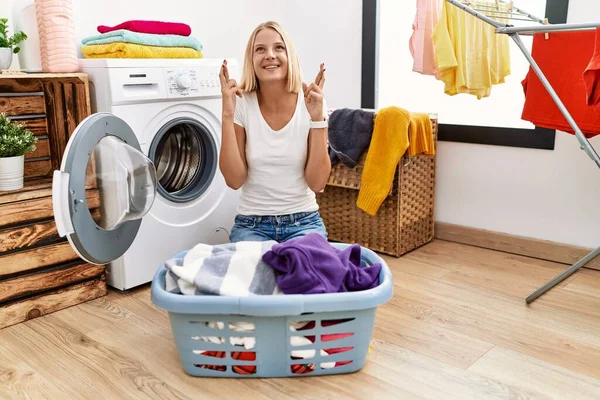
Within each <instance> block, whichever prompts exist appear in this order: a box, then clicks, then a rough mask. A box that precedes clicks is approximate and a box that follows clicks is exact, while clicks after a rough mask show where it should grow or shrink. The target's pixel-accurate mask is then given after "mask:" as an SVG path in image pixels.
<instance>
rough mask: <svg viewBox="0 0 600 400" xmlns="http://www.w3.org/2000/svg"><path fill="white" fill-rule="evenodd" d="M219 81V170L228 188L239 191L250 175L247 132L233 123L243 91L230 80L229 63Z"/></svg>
mask: <svg viewBox="0 0 600 400" xmlns="http://www.w3.org/2000/svg"><path fill="white" fill-rule="evenodd" d="M219 80H220V81H221V95H222V97H223V110H222V116H221V126H222V128H221V149H220V153H219V168H220V170H221V173H222V174H223V177H224V178H225V182H226V183H227V186H229V187H230V188H232V189H236V190H237V189H239V188H240V187H241V186H242V185H243V184H244V182H245V181H246V177H247V175H248V166H247V164H246V130H245V129H244V128H243V127H241V126H239V125H237V124H235V123H234V122H233V121H234V114H235V105H236V98H235V97H236V96H240V97H241V94H242V91H241V89H240V88H239V87H238V86H237V83H236V82H235V80H233V79H229V72H228V70H227V61H223V65H222V66H221V72H220V73H219Z"/></svg>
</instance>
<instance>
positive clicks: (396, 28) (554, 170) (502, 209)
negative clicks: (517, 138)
mask: <svg viewBox="0 0 600 400" xmlns="http://www.w3.org/2000/svg"><path fill="white" fill-rule="evenodd" d="M539 1H540V0H535V1H521V3H522V6H523V8H525V9H526V10H527V11H529V12H531V13H532V14H538V16H541V15H543V11H542V12H539V11H537V10H536V8H539V7H540V6H539V4H536V3H538V2H539ZM542 1H543V0H542ZM399 3H400V2H396V1H395V0H380V7H381V8H380V15H381V25H380V28H381V31H380V32H379V34H380V37H379V40H380V48H379V55H380V57H379V71H380V74H379V87H378V90H379V93H378V100H379V103H378V106H379V107H383V106H386V105H389V104H395V105H398V106H400V107H404V108H407V109H412V110H414V111H427V112H438V113H439V118H440V119H439V120H440V122H441V123H458V124H468V125H478V124H480V123H481V122H483V124H485V125H499V126H521V127H530V126H531V125H530V124H529V123H527V122H525V121H520V115H521V110H522V106H523V102H524V98H523V94H522V90H521V89H520V87H519V85H520V81H521V80H522V79H523V78H524V76H525V73H526V71H527V66H528V64H527V62H526V60H525V58H524V56H523V55H522V53H519V51H518V49H517V47H516V46H515V45H514V43H512V42H511V57H512V75H511V76H510V77H509V79H508V80H507V83H506V84H505V85H499V86H494V87H493V89H492V94H491V97H490V98H488V99H482V100H479V101H477V100H476V99H475V98H474V97H473V96H470V97H469V96H466V95H459V96H452V97H451V96H447V95H444V94H443V86H442V85H441V83H440V82H436V81H435V78H433V77H430V76H427V77H424V76H421V75H420V74H418V73H416V72H412V71H411V68H412V57H411V55H410V52H409V50H408V38H409V37H410V34H411V23H412V20H413V18H414V9H415V6H414V4H413V3H416V2H415V1H413V0H410V1H409V2H407V1H402V2H401V3H402V4H401V5H400V4H399ZM409 3H410V4H409ZM515 5H517V6H518V5H519V3H518V2H516V1H515ZM540 14H541V15H540ZM590 21H598V22H600V3H598V2H592V1H589V0H570V6H569V15H568V22H590ZM528 42H529V43H530V40H528ZM559 56H560V55H557V57H559ZM599 141H600V138H598V137H596V138H594V139H591V140H590V142H591V143H592V145H593V146H594V147H595V148H597V149H599V150H600V146H598V144H599V143H600V142H599ZM435 207H436V220H437V221H439V222H447V223H453V224H459V225H464V226H469V227H474V228H481V229H489V230H493V231H499V232H505V233H509V234H516V235H521V236H526V237H531V238H537V239H546V240H552V241H556V242H561V243H566V244H572V245H577V246H583V247H590V248H591V247H594V248H595V247H597V246H598V245H600V169H598V167H596V165H595V164H594V163H593V161H592V160H591V159H590V158H589V157H588V156H587V155H586V154H585V153H584V152H582V151H581V150H579V144H578V142H577V140H576V139H575V137H574V136H573V135H569V134H566V133H564V132H557V135H556V146H555V150H553V151H548V150H534V149H520V148H511V147H500V146H488V145H479V144H465V143H451V142H439V147H438V153H437V184H436V204H435Z"/></svg>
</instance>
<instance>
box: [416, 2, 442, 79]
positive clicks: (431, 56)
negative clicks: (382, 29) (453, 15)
mask: <svg viewBox="0 0 600 400" xmlns="http://www.w3.org/2000/svg"><path fill="white" fill-rule="evenodd" d="M442 1H445V0H417V13H416V15H415V19H414V21H413V25H412V28H413V33H412V35H411V37H410V40H409V43H408V45H409V49H410V54H411V55H412V57H413V60H414V62H413V71H415V72H419V73H421V74H424V75H433V76H435V77H436V78H438V77H439V75H438V71H437V68H436V65H435V52H434V49H433V47H434V45H433V39H432V37H431V34H432V33H433V28H434V27H435V26H436V25H437V23H438V21H439V18H440V13H441V9H442Z"/></svg>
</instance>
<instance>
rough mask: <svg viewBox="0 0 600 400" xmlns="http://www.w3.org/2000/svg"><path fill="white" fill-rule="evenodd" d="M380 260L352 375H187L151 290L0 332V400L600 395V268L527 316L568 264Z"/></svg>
mask: <svg viewBox="0 0 600 400" xmlns="http://www.w3.org/2000/svg"><path fill="white" fill-rule="evenodd" d="M385 259H386V261H387V262H388V263H389V265H390V267H391V269H392V271H393V274H394V285H395V289H394V290H395V293H394V297H393V299H392V300H391V301H390V302H388V303H387V304H385V305H384V306H381V307H380V308H379V309H378V313H377V322H376V326H375V332H374V336H373V351H372V352H371V353H370V354H369V357H368V360H367V364H366V366H365V367H364V368H363V369H362V370H361V371H359V372H357V373H354V374H348V375H336V376H329V377H313V378H307V377H304V378H290V379H269V380H258V379H207V378H193V377H190V376H188V375H186V374H185V373H184V372H183V371H182V370H181V368H180V364H179V360H178V358H177V354H176V350H175V347H174V344H173V341H172V338H171V331H170V327H169V323H168V317H167V314H166V313H165V312H163V311H162V310H160V309H158V308H156V307H155V306H154V305H153V304H152V302H151V300H150V290H149V287H148V286H145V287H143V288H140V289H137V290H134V291H131V292H129V293H119V292H115V291H111V292H110V294H109V295H108V296H107V297H105V298H102V299H98V300H94V301H91V302H88V303H86V304H82V305H79V306H75V307H71V308H69V309H66V310H63V311H59V312H56V313H53V314H50V315H47V316H44V317H41V318H37V319H34V320H31V321H28V322H26V323H22V324H19V325H15V326H12V327H9V328H6V329H3V330H0V398H2V399H4V398H16V399H21V398H31V399H43V398H49V399H61V400H62V399H120V398H123V399H149V398H153V399H172V398H173V399H187V398H192V399H229V398H231V399H246V398H248V399H278V400H279V399H335V398H344V399H346V398H358V399H367V398H370V397H372V398H376V399H388V398H390V399H435V400H439V399H461V400H464V399H530V398H531V399H533V398H536V399H537V398H545V399H561V400H562V399H578V400H580V399H599V398H600V271H592V270H585V269H584V270H580V271H579V272H578V273H577V274H575V275H573V276H571V277H569V278H568V280H567V281H565V282H563V283H561V284H560V286H558V287H556V288H554V289H553V290H551V291H550V292H548V293H546V294H545V295H544V296H542V297H540V298H538V299H537V300H536V301H535V302H534V303H533V304H531V305H529V306H527V305H526V304H525V297H526V296H527V295H529V294H530V293H531V292H532V291H534V290H535V289H536V288H538V287H539V286H540V285H541V284H543V283H545V282H546V281H547V280H549V279H551V278H552V277H554V276H555V275H556V274H557V273H559V272H560V271H562V270H564V269H565V268H566V266H565V265H562V264H556V263H552V262H547V261H541V260H536V259H531V258H527V257H522V256H515V255H510V254H507V253H502V252H496V251H491V250H486V249H481V248H476V247H469V246H465V245H460V244H456V243H451V242H445V241H439V240H437V241H434V242H432V243H430V244H428V245H426V246H423V247H422V248H420V249H417V250H415V251H413V252H411V253H409V254H407V255H405V256H404V257H402V258H399V259H396V258H393V257H385Z"/></svg>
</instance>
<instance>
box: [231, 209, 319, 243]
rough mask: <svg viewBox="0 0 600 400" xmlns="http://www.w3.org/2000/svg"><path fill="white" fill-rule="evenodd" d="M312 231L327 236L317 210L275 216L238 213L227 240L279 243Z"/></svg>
mask: <svg viewBox="0 0 600 400" xmlns="http://www.w3.org/2000/svg"><path fill="white" fill-rule="evenodd" d="M312 232H316V233H319V234H320V235H322V236H323V237H325V238H327V230H326V229H325V224H324V223H323V220H322V219H321V215H320V214H319V212H318V211H312V212H299V213H295V214H287V215H276V216H270V215H269V216H258V215H240V214H238V215H237V216H236V217H235V224H234V225H233V228H232V229H231V234H230V235H229V241H230V242H232V243H233V242H241V241H267V240H275V241H277V242H279V243H281V242H285V241H286V240H290V239H293V238H297V237H300V236H304V235H306V234H307V233H312Z"/></svg>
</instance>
